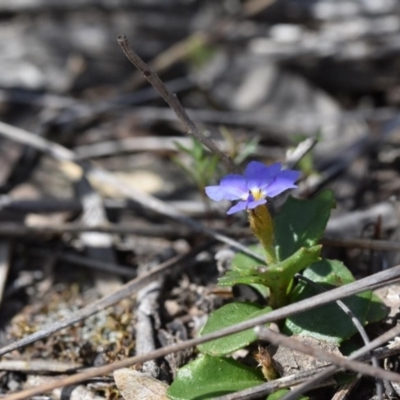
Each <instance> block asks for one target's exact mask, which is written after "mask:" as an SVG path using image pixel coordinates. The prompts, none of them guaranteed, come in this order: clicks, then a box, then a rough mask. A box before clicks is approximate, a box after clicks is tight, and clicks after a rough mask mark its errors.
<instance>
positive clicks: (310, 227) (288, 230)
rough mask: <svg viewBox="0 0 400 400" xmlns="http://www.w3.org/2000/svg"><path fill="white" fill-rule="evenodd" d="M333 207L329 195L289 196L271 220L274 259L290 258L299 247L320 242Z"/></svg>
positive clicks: (327, 193) (331, 194)
mask: <svg viewBox="0 0 400 400" xmlns="http://www.w3.org/2000/svg"><path fill="white" fill-rule="evenodd" d="M334 205H335V199H334V197H333V193H332V192H331V191H329V190H325V191H323V192H321V193H320V194H319V195H318V196H316V197H315V198H313V199H311V200H299V199H295V198H293V197H290V198H289V199H288V201H287V202H286V203H285V204H284V206H283V207H282V210H281V212H280V213H279V215H278V216H277V217H276V218H275V220H274V233H275V245H276V253H277V257H278V259H279V260H280V261H283V260H284V259H286V258H288V257H290V256H291V255H292V254H293V253H295V252H296V251H297V250H299V249H300V248H301V247H311V246H314V245H316V244H317V243H318V241H319V240H320V239H321V237H322V235H323V233H324V230H325V227H326V224H327V223H328V219H329V216H330V214H331V209H332V208H333V207H334Z"/></svg>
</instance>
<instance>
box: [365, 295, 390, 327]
mask: <svg viewBox="0 0 400 400" xmlns="http://www.w3.org/2000/svg"><path fill="white" fill-rule="evenodd" d="M388 314H389V308H388V307H387V306H385V304H384V303H383V302H382V300H381V299H380V298H379V297H378V296H377V295H376V294H375V293H372V296H371V304H370V307H369V310H368V315H367V322H368V323H369V324H372V323H374V322H379V321H382V320H383V319H384V318H386V317H387V315H388Z"/></svg>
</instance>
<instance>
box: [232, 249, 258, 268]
mask: <svg viewBox="0 0 400 400" xmlns="http://www.w3.org/2000/svg"><path fill="white" fill-rule="evenodd" d="M248 248H249V250H251V251H252V252H253V253H256V254H259V255H260V256H262V257H265V250H264V248H263V247H262V245H261V244H254V245H251V246H249V247H248ZM260 264H262V263H260V261H258V260H255V259H254V258H253V257H251V256H249V255H247V254H243V253H237V254H236V255H235V257H233V260H232V270H233V271H240V272H245V273H246V271H248V270H249V269H250V268H254V267H256V266H258V265H260ZM262 265H265V264H262Z"/></svg>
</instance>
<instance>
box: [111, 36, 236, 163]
mask: <svg viewBox="0 0 400 400" xmlns="http://www.w3.org/2000/svg"><path fill="white" fill-rule="evenodd" d="M117 40H118V44H119V45H120V46H121V49H122V51H123V52H124V54H125V56H126V57H127V58H128V60H129V61H130V62H131V63H132V64H133V65H134V66H135V67H136V68H137V69H138V70H139V71H141V72H142V73H143V76H144V77H145V78H146V79H147V81H148V82H149V83H150V84H151V85H152V86H153V87H154V89H156V90H157V92H158V93H160V96H161V97H162V98H163V99H164V100H165V102H166V103H167V104H168V105H169V106H170V107H171V109H172V110H174V112H175V114H176V116H177V117H178V118H179V120H180V121H181V122H182V123H183V125H184V126H185V128H186V131H187V133H188V134H189V135H191V136H193V137H194V138H196V139H197V140H199V141H200V142H201V143H203V145H204V146H206V147H208V148H209V149H210V150H211V151H212V152H213V153H214V154H216V155H217V156H218V157H219V158H220V159H221V160H222V161H223V163H224V164H225V166H226V168H228V170H229V171H234V170H235V169H236V168H235V165H234V164H233V162H232V160H231V159H230V158H229V157H228V156H227V155H226V154H225V153H223V152H222V151H221V150H220V149H219V148H218V147H217V146H216V145H215V143H214V142H213V141H212V140H211V139H209V138H207V137H206V136H204V135H203V134H202V133H201V132H200V130H199V129H198V128H197V126H196V125H195V124H194V122H193V121H192V120H191V119H190V118H189V116H188V115H187V113H186V111H185V110H184V109H183V107H182V105H181V103H180V102H179V100H178V98H177V97H176V96H175V95H174V94H173V93H171V92H170V91H169V90H168V89H167V87H166V86H165V84H164V82H163V81H162V80H161V79H160V78H159V76H158V75H157V74H156V73H155V72H153V71H152V70H151V69H150V67H149V66H148V65H147V64H146V63H145V62H144V61H143V60H142V59H141V58H140V57H139V56H138V55H137V54H136V52H135V51H134V50H133V49H132V48H131V47H130V46H129V42H128V38H127V37H126V36H125V35H120V36H118V38H117Z"/></svg>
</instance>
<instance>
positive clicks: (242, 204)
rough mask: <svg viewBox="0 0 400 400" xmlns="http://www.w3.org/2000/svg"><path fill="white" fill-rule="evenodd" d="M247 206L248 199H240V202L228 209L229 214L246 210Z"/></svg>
mask: <svg viewBox="0 0 400 400" xmlns="http://www.w3.org/2000/svg"><path fill="white" fill-rule="evenodd" d="M246 208H247V201H239V203H237V204H235V205H234V206H233V207H231V208H230V209H229V210H228V212H227V214H228V215H231V214H234V213H236V212H239V211H244V210H246Z"/></svg>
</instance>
